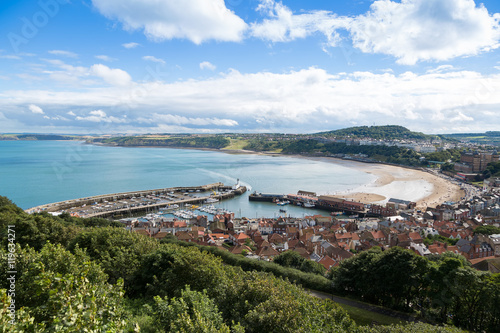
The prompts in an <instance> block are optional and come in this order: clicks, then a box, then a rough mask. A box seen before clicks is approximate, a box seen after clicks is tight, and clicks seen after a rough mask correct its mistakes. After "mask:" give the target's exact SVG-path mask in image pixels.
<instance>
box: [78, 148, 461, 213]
mask: <svg viewBox="0 0 500 333" xmlns="http://www.w3.org/2000/svg"><path fill="white" fill-rule="evenodd" d="M87 144H96V143H87ZM98 145H101V146H108V147H123V146H116V145H106V144H98ZM124 148H168V149H187V150H203V151H214V152H221V153H226V154H254V155H263V156H280V157H292V158H301V159H307V160H311V161H320V162H325V163H333V164H337V165H341V166H344V167H348V168H354V169H357V170H359V171H361V172H365V173H368V174H371V175H373V176H375V177H376V180H375V181H374V182H372V183H370V184H366V185H363V186H360V187H357V188H354V189H350V190H348V191H343V192H337V193H335V194H333V196H335V197H338V198H342V199H348V200H354V201H359V202H362V203H365V204H382V205H384V204H385V203H386V202H387V201H388V200H389V199H390V198H395V199H402V200H408V201H413V202H416V203H417V209H420V210H425V209H426V208H427V207H436V206H437V205H440V204H442V203H444V202H448V201H451V202H456V201H459V200H460V198H462V197H463V196H464V191H463V190H462V189H461V188H460V186H459V185H457V184H454V183H452V182H450V181H449V180H448V179H444V178H442V177H439V176H437V175H435V174H431V173H430V172H426V171H422V170H416V169H413V168H408V167H405V166H395V165H389V164H383V163H364V162H360V161H355V160H344V159H340V158H336V157H314V156H304V155H284V154H280V153H267V152H255V151H251V150H244V149H224V148H222V149H215V148H194V147H193V148H190V147H166V146H126V147H124Z"/></svg>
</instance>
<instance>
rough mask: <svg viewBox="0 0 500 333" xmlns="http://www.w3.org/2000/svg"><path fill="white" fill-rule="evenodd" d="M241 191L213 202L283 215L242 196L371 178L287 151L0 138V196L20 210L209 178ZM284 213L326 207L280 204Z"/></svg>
mask: <svg viewBox="0 0 500 333" xmlns="http://www.w3.org/2000/svg"><path fill="white" fill-rule="evenodd" d="M238 180H239V181H240V183H241V185H244V186H246V187H247V188H248V191H247V192H246V193H245V194H243V195H241V196H238V197H236V198H234V199H230V200H225V201H222V202H219V203H217V204H216V206H218V207H220V208H224V209H227V210H230V211H232V212H234V213H235V216H236V217H247V218H259V217H271V218H272V217H277V216H282V215H284V213H283V212H280V210H279V209H280V208H283V207H280V206H277V205H276V204H273V203H265V202H250V201H249V200H248V196H249V194H250V193H252V192H254V191H257V192H261V193H275V194H296V193H297V192H298V191H299V190H303V191H311V192H316V193H317V194H335V193H337V192H341V191H347V190H350V189H353V188H356V187H358V186H361V185H363V184H368V183H371V182H373V181H374V180H375V176H373V175H371V174H368V173H365V172H362V171H360V170H358V169H355V168H349V167H348V164H346V163H342V165H340V164H335V163H330V162H324V161H316V160H309V159H305V158H296V157H288V156H267V155H257V154H234V153H225V152H219V151H205V150H191V149H171V148H142V147H140V148H139V147H110V146H99V145H90V144H86V143H84V142H80V141H0V195H2V196H6V197H8V198H9V199H11V200H12V201H13V202H14V203H15V204H17V205H18V206H19V207H21V208H23V209H28V208H31V207H34V206H38V205H41V204H47V203H51V202H57V201H65V200H69V199H76V198H82V197H88V196H93V195H100V194H110V193H118V192H127V191H139V190H148V189H157V188H167V187H175V186H199V185H205V184H210V183H216V182H223V183H225V184H227V185H234V184H236V182H237V181H238ZM286 211H287V212H286V214H287V216H292V217H304V216H307V215H313V214H322V215H327V214H328V213H327V212H324V211H318V210H315V209H310V208H303V207H297V206H291V205H288V206H286Z"/></svg>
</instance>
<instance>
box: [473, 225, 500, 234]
mask: <svg viewBox="0 0 500 333" xmlns="http://www.w3.org/2000/svg"><path fill="white" fill-rule="evenodd" d="M474 234H476V235H477V234H481V235H494V234H500V228H499V227H495V226H493V225H481V226H479V227H477V228H476V229H474Z"/></svg>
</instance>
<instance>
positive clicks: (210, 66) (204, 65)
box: [200, 61, 217, 71]
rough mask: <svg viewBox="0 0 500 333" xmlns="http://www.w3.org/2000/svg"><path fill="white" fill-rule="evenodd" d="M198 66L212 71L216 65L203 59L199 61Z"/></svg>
mask: <svg viewBox="0 0 500 333" xmlns="http://www.w3.org/2000/svg"><path fill="white" fill-rule="evenodd" d="M200 68H201V69H208V70H211V71H214V70H215V69H216V68H217V67H216V66H215V65H214V64H212V63H210V62H208V61H203V62H202V63H200Z"/></svg>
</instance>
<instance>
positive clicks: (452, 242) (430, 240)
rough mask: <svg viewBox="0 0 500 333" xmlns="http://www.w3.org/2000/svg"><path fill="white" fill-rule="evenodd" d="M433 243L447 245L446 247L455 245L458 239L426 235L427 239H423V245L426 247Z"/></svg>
mask: <svg viewBox="0 0 500 333" xmlns="http://www.w3.org/2000/svg"><path fill="white" fill-rule="evenodd" d="M435 241H438V242H442V243H447V244H448V245H455V244H457V242H458V239H451V238H448V237H444V236H441V235H427V237H425V238H424V244H425V245H427V246H429V245H431V244H434V242H435Z"/></svg>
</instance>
